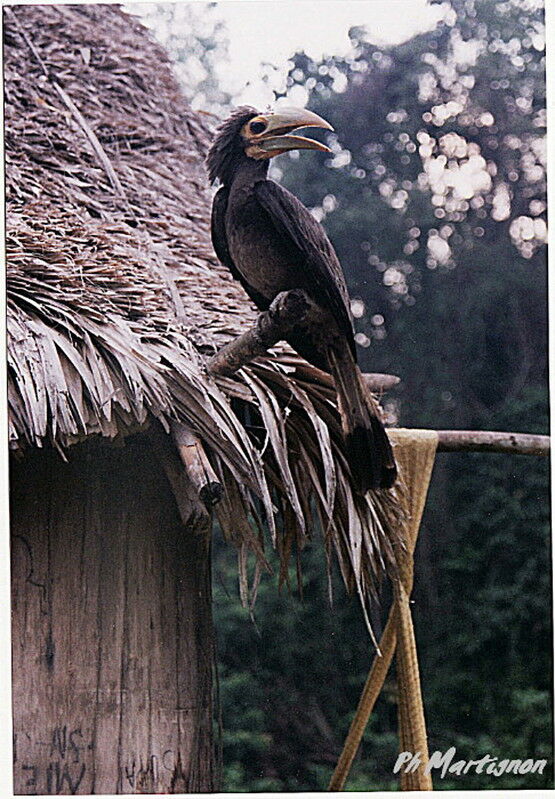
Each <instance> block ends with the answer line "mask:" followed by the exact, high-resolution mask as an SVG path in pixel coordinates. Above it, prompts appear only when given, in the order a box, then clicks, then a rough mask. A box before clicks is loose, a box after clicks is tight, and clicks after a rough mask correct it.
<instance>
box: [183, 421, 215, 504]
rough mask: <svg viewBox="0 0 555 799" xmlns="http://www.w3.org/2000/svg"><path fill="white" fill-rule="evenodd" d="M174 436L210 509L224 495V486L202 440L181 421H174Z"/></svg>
mask: <svg viewBox="0 0 555 799" xmlns="http://www.w3.org/2000/svg"><path fill="white" fill-rule="evenodd" d="M171 431H172V438H173V440H174V442H175V445H176V447H177V451H178V452H179V457H180V458H181V460H182V462H183V465H184V466H185V469H186V471H187V474H188V476H189V478H190V480H191V482H192V483H193V485H194V487H195V488H196V490H197V492H198V495H199V497H200V499H201V501H202V502H203V503H204V505H205V506H206V507H207V508H208V509H210V508H212V507H213V506H214V505H216V504H217V503H218V502H219V501H220V499H221V498H222V495H223V486H222V484H221V483H220V481H219V480H218V477H217V475H216V473H215V472H214V470H213V468H212V466H211V465H210V461H209V460H208V458H207V456H206V452H205V451H204V447H203V446H202V442H201V441H200V439H199V438H197V436H196V435H195V434H194V433H192V432H191V430H189V428H188V427H186V426H185V425H184V424H181V423H180V422H172V426H171Z"/></svg>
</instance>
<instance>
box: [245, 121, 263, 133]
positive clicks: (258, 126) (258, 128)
mask: <svg viewBox="0 0 555 799" xmlns="http://www.w3.org/2000/svg"><path fill="white" fill-rule="evenodd" d="M249 127H250V131H251V133H262V131H263V130H264V129H265V127H266V122H251V124H250V126H249Z"/></svg>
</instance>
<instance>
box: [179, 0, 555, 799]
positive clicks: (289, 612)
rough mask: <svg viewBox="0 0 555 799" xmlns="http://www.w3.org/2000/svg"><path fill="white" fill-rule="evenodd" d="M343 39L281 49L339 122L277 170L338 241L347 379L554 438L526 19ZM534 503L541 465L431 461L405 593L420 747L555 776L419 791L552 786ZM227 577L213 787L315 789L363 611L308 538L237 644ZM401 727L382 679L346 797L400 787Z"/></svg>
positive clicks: (540, 35) (425, 411)
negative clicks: (362, 377)
mask: <svg viewBox="0 0 555 799" xmlns="http://www.w3.org/2000/svg"><path fill="white" fill-rule="evenodd" d="M392 13H395V11H394V9H393V4H392ZM218 36H219V37H220V40H219V41H220V44H219V45H218V47H220V48H222V52H223V50H225V42H223V34H222V32H221V31H220V32H219V33H218ZM350 39H351V43H352V48H351V52H350V53H349V54H348V55H347V56H345V57H335V56H330V57H328V58H325V59H323V60H322V61H321V62H316V61H314V60H312V59H311V58H309V57H308V56H307V55H306V54H304V53H297V54H296V55H294V56H293V57H292V59H291V61H292V66H291V69H290V72H289V76H288V79H287V91H290V90H291V89H292V88H293V87H297V93H298V90H299V88H300V89H303V90H304V92H305V94H306V97H307V100H308V107H310V108H311V109H312V110H314V111H316V112H317V113H319V114H321V115H322V116H324V117H325V118H326V119H328V120H329V121H330V122H331V123H332V124H333V126H334V128H335V131H336V133H335V134H332V135H327V136H326V137H327V141H328V144H329V145H330V146H331V147H332V150H333V153H332V156H331V157H329V156H324V155H322V156H319V155H316V154H315V153H311V154H309V155H306V154H302V155H300V156H299V154H291V155H290V156H283V157H281V159H279V160H278V161H277V164H276V166H275V167H274V169H273V171H274V175H275V176H277V178H278V179H280V180H281V181H282V182H283V183H284V184H285V185H287V186H288V187H289V188H290V189H291V190H292V191H293V192H294V193H295V194H296V195H297V196H299V197H300V199H301V200H302V201H303V202H304V203H305V204H306V205H308V206H309V207H310V208H311V209H312V210H313V213H314V214H315V215H316V216H317V218H319V219H320V220H321V221H322V223H323V224H324V225H325V227H326V228H327V230H328V232H329V235H330V237H331V239H332V241H333V242H334V245H335V247H336V249H337V251H338V254H339V256H340V259H341V262H342V264H343V268H344V271H345V273H346V277H347V282H348V284H349V289H350V293H351V297H352V310H353V314H354V317H355V322H356V327H357V342H358V344H359V345H360V347H359V356H360V361H361V366H362V368H363V369H364V370H368V371H385V372H391V373H393V374H398V375H399V376H401V378H402V381H403V382H402V386H401V388H400V390H398V391H396V392H395V393H392V394H390V395H389V396H388V397H387V398H386V409H387V411H388V413H389V415H390V418H391V421H392V422H395V423H400V424H403V425H407V426H422V427H426V426H429V427H433V428H463V429H469V428H470V429H472V428H477V429H489V430H515V431H528V432H537V433H546V432H548V396H547V301H546V155H545V135H546V130H545V126H546V115H545V58H544V56H545V31H544V18H543V10H542V6H541V4H539V3H538V2H534V1H533V0H500V1H498V0H450V3H449V4H448V5H447V4H446V14H445V17H444V21H443V22H441V23H440V24H439V25H438V26H437V28H436V29H435V30H432V31H429V32H427V33H423V34H420V35H418V36H415V37H414V38H412V39H410V40H409V41H407V42H405V43H403V44H401V45H398V46H395V47H387V48H385V47H380V46H377V45H376V44H373V43H372V42H371V41H369V40H368V38H367V36H366V34H365V29H364V20H361V25H360V26H358V27H354V28H352V29H351V31H350ZM199 41H202V40H201V39H199ZM195 47H196V45H195ZM186 49H187V48H185V51H186ZM201 50H202V48H201ZM185 51H184V52H185ZM194 52H196V50H194ZM214 52H215V51H214V50H211V49H210V48H209V49H208V50H207V51H206V53H214ZM199 58H200V59H201V60H202V59H203V58H205V54H203V53H202V52H201V53H200V55H199ZM207 72H209V70H207ZM216 91H217V87H216ZM276 96H278V95H276ZM224 101H225V98H221V97H220V99H219V101H218V102H220V103H221V105H222V108H223V107H224V106H225V102H224ZM548 489H549V467H548V464H547V463H545V462H544V461H543V460H540V459H537V458H525V457H519V456H503V455H478V454H476V455H462V454H461V455H439V456H438V458H437V463H436V467H435V471H434V477H433V479H432V486H431V491H430V496H429V501H428V506H427V511H426V515H425V518H424V523H423V527H422V530H421V536H420V540H419V545H418V549H417V554H416V584H415V591H414V596H413V598H414V605H413V613H414V618H415V623H416V628H417V640H418V647H419V655H420V662H421V676H422V684H423V691H424V701H425V708H426V715H427V723H428V732H429V736H430V747H431V749H432V750H434V749H439V750H441V751H445V750H447V749H448V748H449V747H450V746H456V747H457V755H458V757H460V758H466V759H472V758H477V757H481V756H483V755H484V754H486V753H489V754H490V755H492V756H497V757H499V758H504V757H509V758H523V759H525V758H534V759H538V758H547V759H548V760H549V764H548V768H547V769H546V770H545V772H544V774H543V776H542V775H538V774H535V775H526V776H514V775H507V776H502V777H492V776H491V775H487V774H482V775H477V774H472V773H469V774H467V775H465V776H461V777H453V778H451V779H448V778H445V779H444V780H440V779H439V778H436V780H435V787H436V788H445V789H455V788H458V789H484V788H498V789H513V788H548V787H549V788H551V787H553V770H552V769H553V761H552V755H553V752H552V734H553V728H552V711H551V708H552V690H551V674H552V655H551V653H552V643H551V641H552V629H551V617H552V614H551V565H550V563H551V556H550V531H549V499H548ZM231 559H232V554H231V553H230V552H229V550H228V549H227V548H225V547H224V546H223V545H222V544H221V543H220V544H217V545H216V547H215V580H214V594H215V614H216V626H217V630H218V640H219V669H220V681H221V688H220V690H221V698H222V707H223V730H224V731H223V743H224V787H225V789H226V790H236V791H265V790H282V791H295V790H296V791H300V790H323V789H325V787H326V785H327V781H328V780H329V777H330V775H331V772H332V770H333V767H334V763H335V760H336V758H337V756H338V754H339V751H340V748H341V745H342V742H343V739H344V736H345V735H346V732H347V730H348V727H349V723H350V720H351V718H352V715H353V713H354V709H355V707H356V704H357V701H358V697H359V695H360V690H361V688H362V685H363V683H364V679H365V677H366V674H367V671H368V668H369V666H370V663H371V659H372V656H373V653H372V650H371V646H370V642H369V640H368V636H367V633H366V631H365V629H364V626H363V624H362V622H361V619H360V618H359V612H358V607H357V605H356V602H352V603H350V602H349V601H348V600H347V599H346V598H345V597H344V596H343V595H342V593H341V590H340V589H338V590H337V591H336V599H335V605H334V607H332V608H330V607H329V605H328V603H327V599H326V584H325V569H324V566H323V556H322V552H321V546H320V541H319V540H317V539H316V540H315V542H314V546H313V547H312V548H311V549H310V551H308V552H305V553H304V559H303V564H304V576H303V589H304V598H303V600H302V601H301V600H299V599H298V598H297V597H296V596H292V595H288V594H286V593H281V594H279V593H278V592H277V589H276V586H275V585H274V584H272V582H271V581H266V582H265V583H264V584H263V585H262V586H261V589H260V595H259V599H258V601H257V605H256V607H255V618H256V624H253V623H252V622H251V621H250V620H249V616H248V613H247V611H245V610H243V609H242V608H241V607H240V605H239V603H238V600H237V599H236V587H235V583H236V570H235V566H234V564H233V563H232V560H231ZM386 605H387V602H386V601H384V606H386ZM396 730H397V708H396V694H395V683H394V680H393V677H392V676H391V675H390V677H389V678H388V681H387V683H386V687H385V690H384V692H383V695H382V697H381V698H380V700H379V702H378V705H377V707H376V710H375V712H374V714H373V716H372V719H371V722H370V724H369V728H368V730H367V732H366V735H365V739H364V743H363V746H362V747H361V752H360V754H359V756H358V758H357V760H356V762H355V765H354V768H353V772H352V776H351V779H350V781H349V783H348V785H347V789H349V790H373V789H374V790H376V789H395V788H396V787H397V780H396V779H394V778H393V774H392V768H393V763H394V761H395V757H396V753H397V738H396Z"/></svg>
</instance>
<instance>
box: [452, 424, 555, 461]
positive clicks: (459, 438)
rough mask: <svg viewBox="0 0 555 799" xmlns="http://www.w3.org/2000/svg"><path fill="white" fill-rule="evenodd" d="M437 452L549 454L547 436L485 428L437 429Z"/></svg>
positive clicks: (548, 439)
mask: <svg viewBox="0 0 555 799" xmlns="http://www.w3.org/2000/svg"><path fill="white" fill-rule="evenodd" d="M437 432H438V437H439V438H438V445H437V451H438V452H513V453H516V454H518V455H543V456H545V455H549V450H550V438H549V436H538V435H532V434H530V433H497V432H491V431H487V430H438V431H437Z"/></svg>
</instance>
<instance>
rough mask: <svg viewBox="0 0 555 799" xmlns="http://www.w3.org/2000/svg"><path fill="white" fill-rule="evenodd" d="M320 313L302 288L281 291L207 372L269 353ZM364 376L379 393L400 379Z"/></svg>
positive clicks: (231, 368)
mask: <svg viewBox="0 0 555 799" xmlns="http://www.w3.org/2000/svg"><path fill="white" fill-rule="evenodd" d="M317 313H318V309H317V307H316V306H315V305H314V303H313V302H312V301H311V300H310V298H309V297H308V296H307V294H305V292H304V291H302V290H301V289H294V290H293V291H282V292H281V294H278V296H277V297H276V298H275V300H274V301H273V302H272V304H271V305H270V308H269V309H268V310H267V311H263V312H262V313H261V314H259V316H258V318H257V320H256V322H255V323H254V325H253V326H252V327H251V328H250V330H247V331H246V332H245V333H243V334H242V335H240V336H238V337H237V338H236V339H234V340H233V341H230V342H229V344H226V345H225V347H222V348H221V350H219V351H218V352H217V353H216V354H215V355H214V356H213V357H212V358H211V359H210V360H209V361H208V371H209V372H211V373H212V374H216V375H225V376H229V375H232V374H233V373H234V372H236V371H237V370H238V369H240V368H241V367H242V366H245V364H247V363H249V362H250V361H252V360H253V359H254V358H258V357H260V356H262V355H266V353H267V351H268V350H269V349H270V348H271V347H273V346H274V344H277V342H278V341H282V340H283V339H285V338H286V337H287V333H288V332H289V331H290V330H291V329H292V328H293V327H295V326H298V325H299V324H301V325H302V323H303V322H304V321H305V320H306V318H307V316H308V315H309V314H314V315H316V314H317ZM363 377H364V380H365V382H366V385H367V386H368V388H369V389H370V391H376V392H379V391H388V390H389V389H391V388H393V387H394V386H396V385H397V384H398V383H400V382H401V381H400V378H399V377H396V376H395V375H385V374H379V373H375V374H365V375H363Z"/></svg>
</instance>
